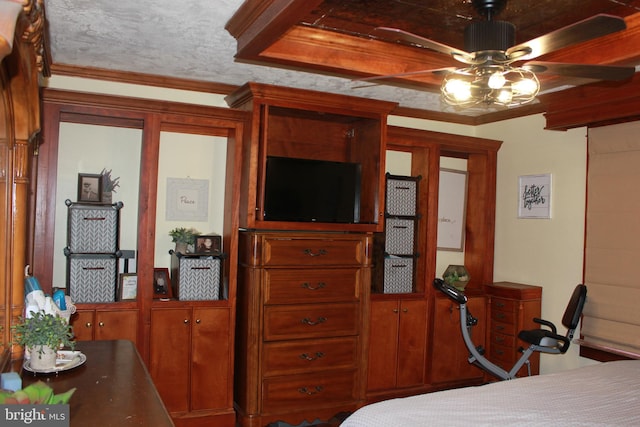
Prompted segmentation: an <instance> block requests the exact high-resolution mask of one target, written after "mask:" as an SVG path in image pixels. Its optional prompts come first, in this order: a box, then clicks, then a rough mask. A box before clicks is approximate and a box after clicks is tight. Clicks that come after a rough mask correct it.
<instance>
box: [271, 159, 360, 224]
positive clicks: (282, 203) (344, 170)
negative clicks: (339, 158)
mask: <svg viewBox="0 0 640 427" xmlns="http://www.w3.org/2000/svg"><path fill="white" fill-rule="evenodd" d="M360 179H361V165H360V164H359V163H343V162H331V161H325V160H311V159H300V158H293V157H275V156H268V157H267V168H266V179H265V189H264V220H265V221H292V222H326V223H348V224H351V223H357V222H360Z"/></svg>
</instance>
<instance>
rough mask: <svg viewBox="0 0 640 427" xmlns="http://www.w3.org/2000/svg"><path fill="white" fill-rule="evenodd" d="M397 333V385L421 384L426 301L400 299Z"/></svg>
mask: <svg viewBox="0 0 640 427" xmlns="http://www.w3.org/2000/svg"><path fill="white" fill-rule="evenodd" d="M399 320H400V332H399V335H398V378H397V386H398V387H409V386H413V385H418V384H422V382H423V381H424V370H425V359H424V357H425V351H426V342H427V302H426V301H424V300H421V301H402V302H401V304H400V313H399Z"/></svg>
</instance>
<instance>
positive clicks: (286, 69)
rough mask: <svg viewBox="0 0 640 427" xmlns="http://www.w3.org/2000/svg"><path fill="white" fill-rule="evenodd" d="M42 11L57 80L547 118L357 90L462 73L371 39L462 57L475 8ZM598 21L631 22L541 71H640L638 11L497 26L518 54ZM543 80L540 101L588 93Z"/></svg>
mask: <svg viewBox="0 0 640 427" xmlns="http://www.w3.org/2000/svg"><path fill="white" fill-rule="evenodd" d="M45 6H46V15H47V18H48V26H49V45H50V52H51V62H52V70H53V71H54V73H55V72H56V71H58V72H67V73H68V72H69V70H73V71H75V72H77V71H79V70H82V69H83V68H84V67H89V68H87V69H89V70H110V71H114V72H129V73H134V74H136V75H140V74H142V75H144V74H149V75H151V76H154V77H155V78H154V79H151V80H150V81H154V82H158V81H160V82H164V83H165V84H167V85H169V86H171V85H172V79H181V80H185V79H186V80H194V81H198V82H202V83H205V84H207V83H209V84H211V85H212V87H214V86H215V87H217V88H222V89H224V90H231V89H232V88H233V87H234V86H238V85H241V84H243V83H245V82H247V81H256V82H262V83H269V84H277V85H281V86H292V87H300V88H307V89H311V90H320V91H327V92H333V93H343V94H348V95H353V96H361V97H371V98H377V99H382V100H389V101H394V102H397V103H398V104H399V106H400V109H401V110H403V111H404V112H405V113H408V114H411V115H417V116H424V117H428V118H435V119H439V120H449V121H454V122H455V121H460V122H464V121H465V120H468V119H469V118H470V117H473V118H475V119H477V118H482V117H486V118H487V119H485V121H492V119H491V117H495V118H496V119H500V118H501V117H507V116H514V115H524V114H530V113H532V112H539V111H542V110H543V109H544V105H543V103H540V102H538V103H535V104H533V105H529V106H526V107H520V108H519V109H516V110H509V111H508V112H505V111H504V110H503V109H496V108H489V107H475V108H473V109H466V110H460V109H456V108H454V107H451V106H447V105H446V104H444V103H443V102H442V101H441V99H440V96H439V93H438V89H439V85H440V81H441V78H442V77H441V76H439V75H438V74H434V73H431V72H426V73H424V74H415V75H410V76H407V77H399V78H393V79H388V80H376V81H375V83H377V84H376V85H373V86H368V87H361V86H363V82H360V81H355V82H354V80H353V79H359V78H363V77H368V76H380V75H388V74H397V73H406V72H413V71H421V70H432V69H436V68H441V67H450V66H456V67H459V66H460V63H459V62H457V61H455V60H454V59H453V58H451V57H450V56H448V55H444V54H443V53H439V52H435V51H433V50H429V49H425V48H424V47H422V46H417V45H414V44H407V43H399V42H397V41H396V40H389V39H388V38H387V39H385V38H384V37H379V36H377V35H375V33H374V31H373V30H374V29H375V28H376V27H379V26H387V27H395V28H399V29H402V30H405V31H409V32H412V33H415V34H418V35H420V36H422V37H426V38H429V39H431V40H434V41H437V42H440V43H444V44H446V45H449V46H453V47H456V48H458V49H463V47H464V46H463V33H464V28H465V27H466V26H467V25H468V24H469V23H470V22H473V21H476V20H480V19H483V18H482V17H481V16H479V15H478V13H477V12H476V10H475V9H474V7H473V5H472V1H471V0H430V1H425V0H247V1H246V2H243V1H242V0H190V1H178V0H136V1H134V2H114V1H112V0H45ZM598 13H607V14H612V15H616V16H620V17H625V19H626V21H627V29H626V30H624V31H621V32H617V33H614V34H610V35H607V36H604V37H601V38H599V39H595V40H591V41H588V42H583V43H579V44H576V45H572V46H569V47H567V48H564V49H561V50H557V51H554V52H551V53H549V54H547V55H544V56H543V57H541V58H537V59H541V60H545V61H553V62H571V63H586V64H615V65H629V66H637V65H638V64H640V49H638V46H640V0H562V1H558V0H509V1H508V2H507V5H506V7H505V9H504V10H503V11H501V12H500V14H499V15H498V17H497V18H498V19H501V20H505V21H509V22H511V23H513V24H514V25H515V26H516V43H522V42H525V41H528V40H531V39H534V38H536V37H539V36H541V35H543V34H546V33H549V32H551V31H553V30H556V29H559V28H562V27H564V26H567V25H571V24H573V23H575V22H578V21H580V20H583V19H585V18H589V17H591V16H593V15H595V14H598ZM539 77H540V80H541V83H542V91H543V93H544V92H550V91H559V90H563V89H566V88H569V87H572V86H574V85H582V84H593V81H592V80H586V79H579V80H578V79H569V78H564V77H563V78H560V77H558V76H554V75H549V76H547V75H541V76H539ZM142 81H143V82H144V78H142ZM595 84H601V83H595ZM616 84H617V85H619V84H624V82H623V83H616ZM364 86H367V85H364Z"/></svg>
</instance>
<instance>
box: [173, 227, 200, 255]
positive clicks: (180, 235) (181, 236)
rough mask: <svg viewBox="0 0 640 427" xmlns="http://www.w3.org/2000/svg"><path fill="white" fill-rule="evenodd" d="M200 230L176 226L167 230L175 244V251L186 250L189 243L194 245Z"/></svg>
mask: <svg viewBox="0 0 640 427" xmlns="http://www.w3.org/2000/svg"><path fill="white" fill-rule="evenodd" d="M199 235H200V232H199V231H198V230H196V229H195V228H185V227H177V228H174V229H173V230H171V231H169V236H171V241H172V242H173V243H175V244H176V252H182V253H185V252H187V248H188V246H189V245H194V244H195V241H196V236H199Z"/></svg>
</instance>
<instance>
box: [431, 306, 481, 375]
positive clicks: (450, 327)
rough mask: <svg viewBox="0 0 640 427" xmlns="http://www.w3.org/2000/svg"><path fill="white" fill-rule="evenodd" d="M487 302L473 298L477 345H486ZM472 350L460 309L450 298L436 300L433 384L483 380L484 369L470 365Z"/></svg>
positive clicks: (474, 333)
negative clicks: (469, 348)
mask: <svg viewBox="0 0 640 427" xmlns="http://www.w3.org/2000/svg"><path fill="white" fill-rule="evenodd" d="M485 306H486V300H485V298H484V297H471V298H469V300H468V302H467V308H468V310H469V311H470V312H471V313H472V314H473V316H474V317H477V318H478V325H477V326H475V327H474V328H473V330H472V336H471V337H472V339H473V342H474V343H475V345H476V346H478V345H484V344H485V338H484V337H485V326H484V325H485V323H486V307H485ZM468 357H469V350H468V349H467V347H466V346H465V344H464V340H463V339H462V331H461V330H460V308H459V306H458V304H456V303H454V302H453V301H451V300H449V299H444V298H436V304H435V313H434V331H433V349H432V353H431V381H432V382H434V383H438V382H444V381H458V380H468V379H476V378H478V379H479V378H482V376H483V372H482V370H480V368H478V367H476V366H474V365H471V364H470V363H469V362H468Z"/></svg>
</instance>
